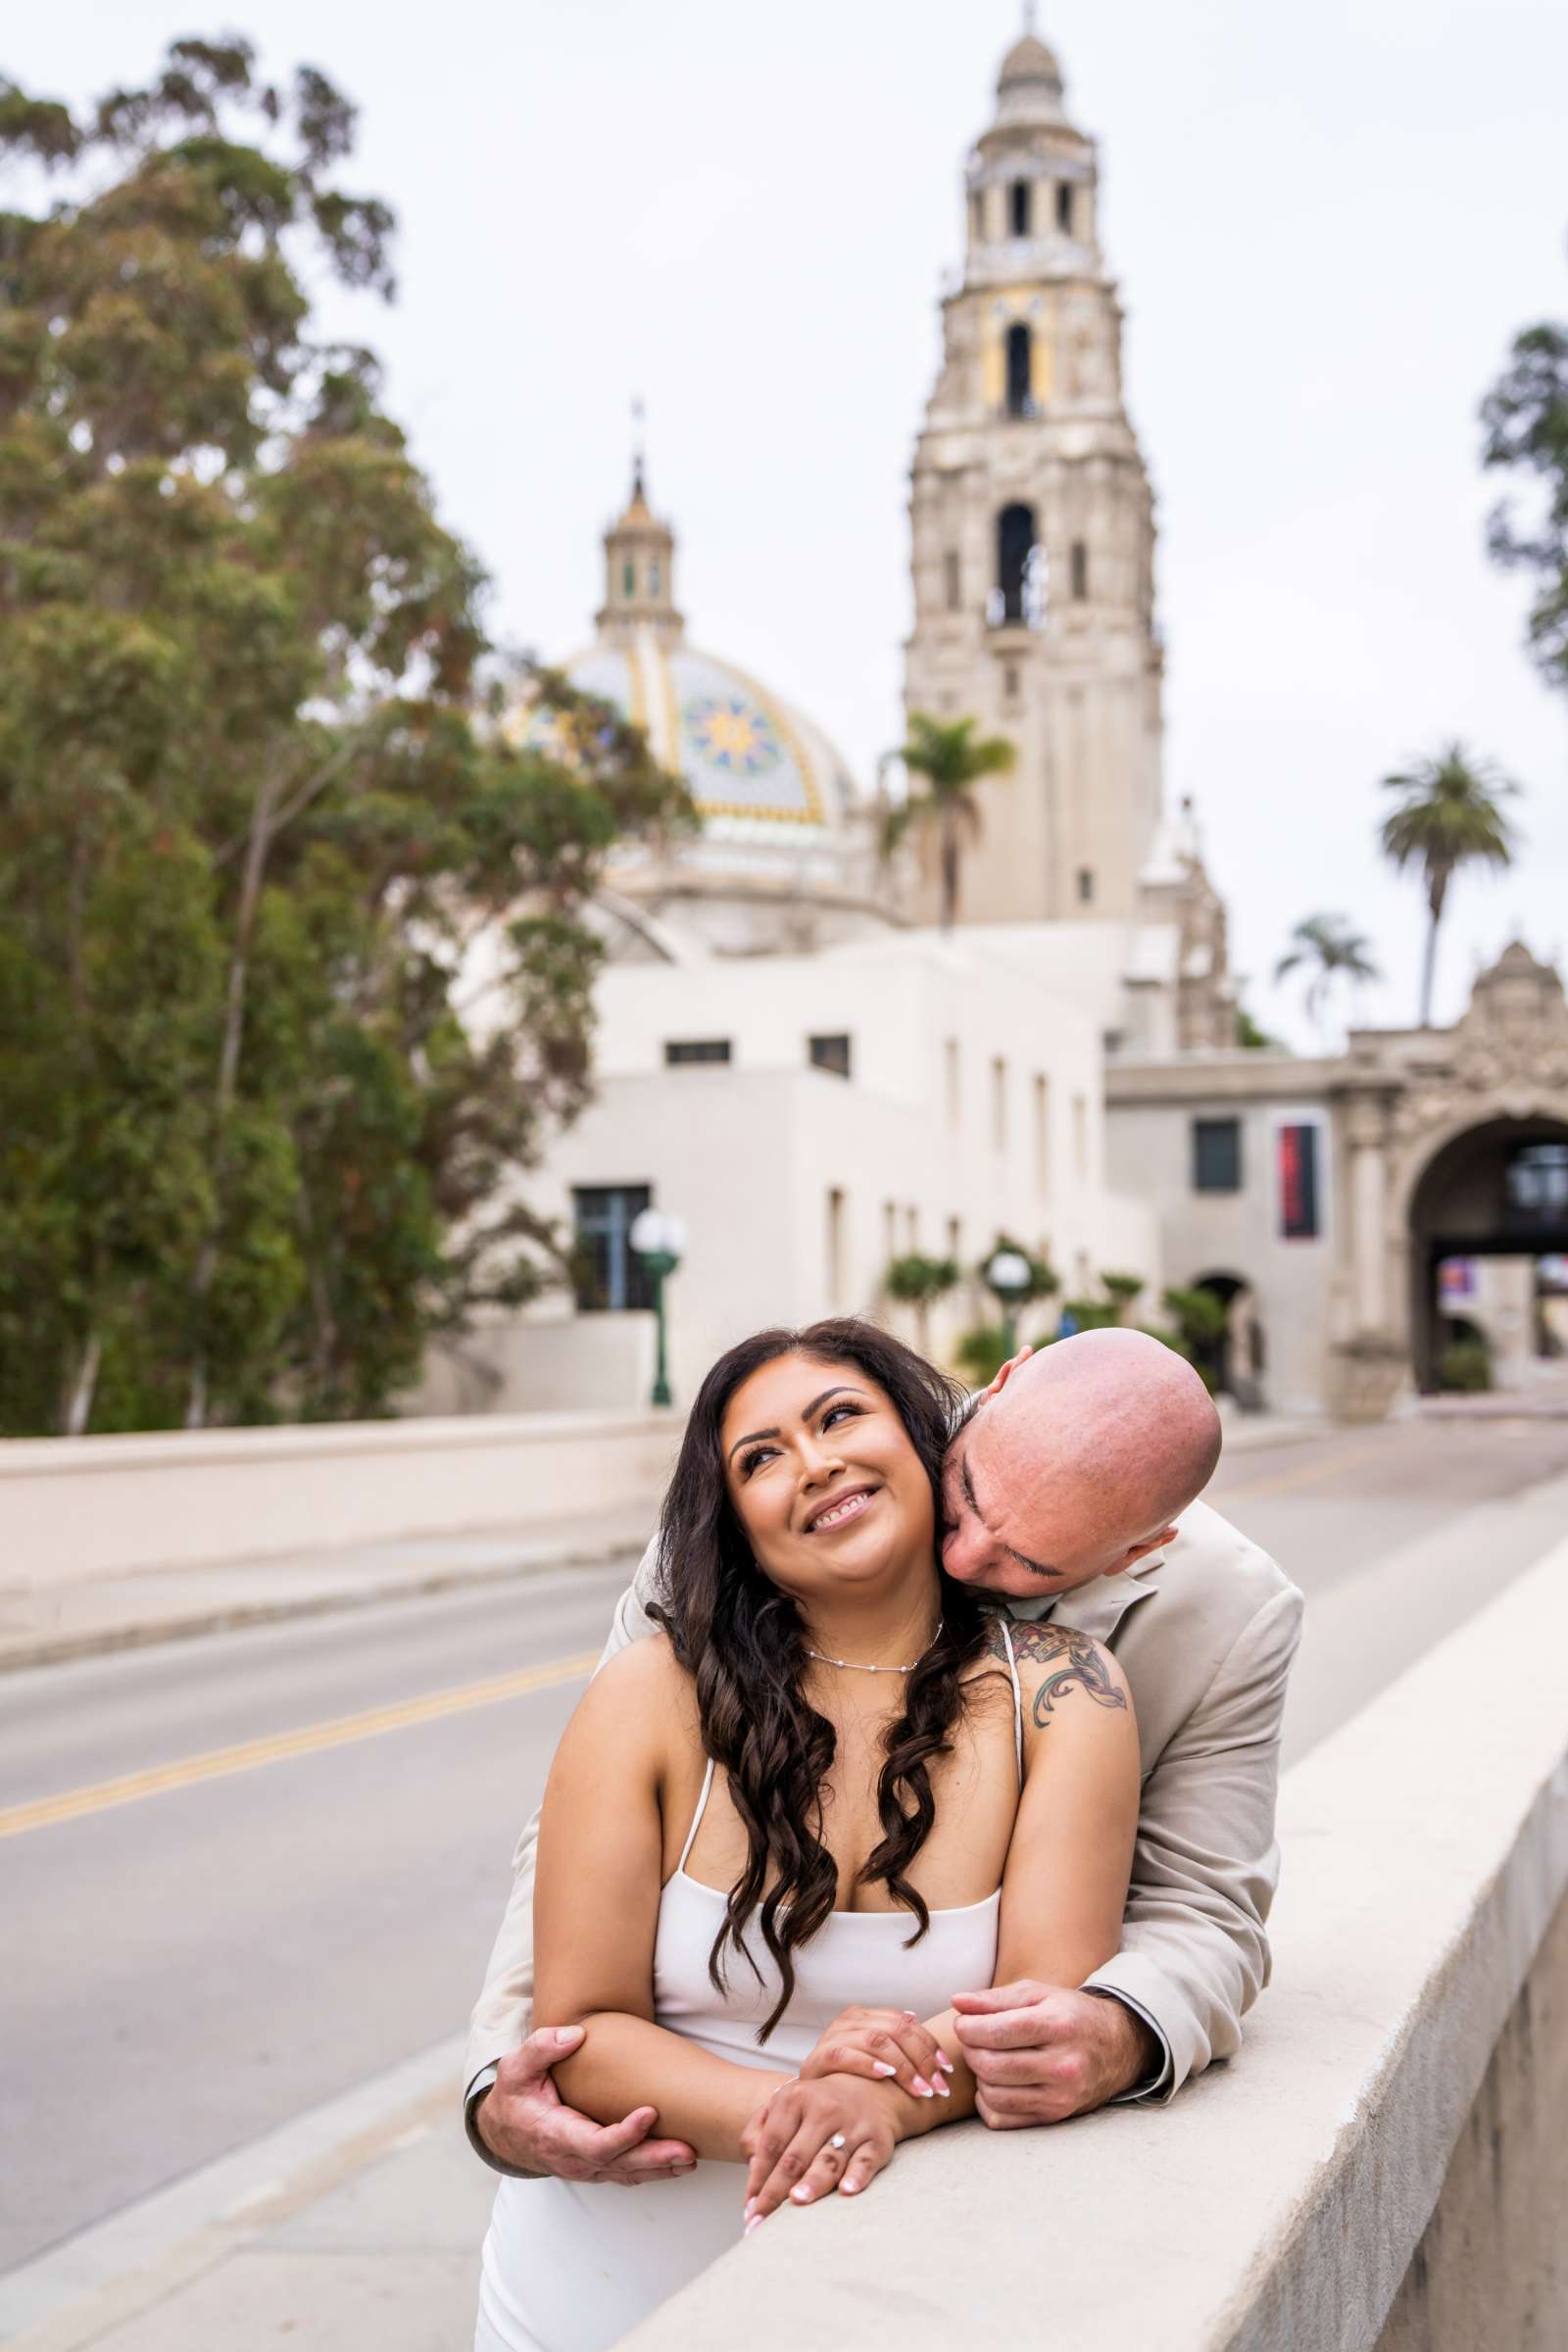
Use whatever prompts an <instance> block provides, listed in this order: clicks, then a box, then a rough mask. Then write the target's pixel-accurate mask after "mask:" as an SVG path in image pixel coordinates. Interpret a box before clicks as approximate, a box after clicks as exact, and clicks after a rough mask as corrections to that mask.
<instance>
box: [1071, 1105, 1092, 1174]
mask: <svg viewBox="0 0 1568 2352" xmlns="http://www.w3.org/2000/svg"><path fill="white" fill-rule="evenodd" d="M1072 1171H1073V1174H1074V1175H1075V1176H1076V1177H1077V1178H1078V1181H1079V1183H1080V1184H1081V1183H1083V1181H1084V1179H1085V1178H1086V1177H1087V1176H1088V1174H1089V1105H1088V1103H1086V1102H1085V1101H1084V1099H1083V1097H1082V1095H1074V1097H1073V1099H1072Z"/></svg>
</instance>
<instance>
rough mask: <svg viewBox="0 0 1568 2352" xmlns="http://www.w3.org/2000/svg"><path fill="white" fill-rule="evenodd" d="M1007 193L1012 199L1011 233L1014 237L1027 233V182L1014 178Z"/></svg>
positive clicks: (1028, 193) (1028, 190)
mask: <svg viewBox="0 0 1568 2352" xmlns="http://www.w3.org/2000/svg"><path fill="white" fill-rule="evenodd" d="M1008 194H1009V196H1010V197H1011V199H1012V233H1013V235H1014V236H1015V237H1026V236H1027V235H1028V234H1029V195H1030V189H1029V182H1028V181H1027V180H1026V179H1015V180H1014V181H1013V183H1012V186H1011V188H1010V189H1009V190H1008Z"/></svg>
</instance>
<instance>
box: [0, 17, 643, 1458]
mask: <svg viewBox="0 0 1568 2352" xmlns="http://www.w3.org/2000/svg"><path fill="white" fill-rule="evenodd" d="M353 134H354V110H353V108H352V107H351V106H350V105H349V104H348V102H347V101H346V100H345V99H344V98H343V97H342V96H341V94H340V93H338V92H337V91H336V90H335V89H334V88H333V87H332V85H331V84H330V83H329V82H328V81H327V80H326V79H325V78H324V76H322V75H321V74H319V73H316V72H315V71H314V70H312V69H310V68H302V69H301V70H300V71H299V72H298V73H296V75H295V76H294V78H293V80H292V82H291V83H290V84H289V85H288V86H287V87H286V88H285V87H280V86H278V85H275V84H272V83H270V82H267V81H265V80H263V79H262V78H261V77H260V76H259V74H258V73H257V70H256V65H255V60H254V57H253V54H252V52H251V50H250V48H249V46H248V45H247V44H246V43H244V42H243V41H239V40H230V41H221V42H205V41H195V40H184V41H176V42H175V43H173V44H172V47H171V49H170V51H169V53H168V55H167V57H166V59H165V61H164V65H163V68H162V71H161V72H160V73H159V74H158V75H157V76H156V77H155V78H154V80H153V81H152V82H151V83H150V84H149V85H148V86H147V87H146V88H144V89H129V90H127V89H117V90H114V91H111V92H109V93H108V94H107V95H106V96H105V97H104V98H103V99H102V100H101V101H100V102H99V103H98V105H97V106H96V108H95V109H93V110H92V111H91V112H89V113H87V114H85V115H80V116H78V115H75V114H73V112H72V111H71V110H70V109H69V108H68V107H66V106H64V105H62V104H60V103H59V102H57V101H54V100H50V99H41V98H38V97H35V96H32V95H29V94H27V93H25V92H24V91H22V90H21V89H19V88H18V87H17V86H16V85H15V84H13V83H9V82H0V162H3V163H5V164H7V165H9V166H11V167H13V168H15V167H17V166H21V167H23V168H24V174H23V175H24V177H25V178H26V177H31V176H36V175H37V173H38V172H39V171H40V170H42V171H43V172H48V173H50V174H52V175H53V178H54V191H53V192H54V201H53V202H52V203H51V204H50V205H49V206H48V207H47V208H39V209H36V210H34V211H30V212H29V211H13V212H10V213H6V214H4V215H0V1428H3V1429H6V1430H10V1431H13V1432H20V1431H28V1430H49V1429H67V1430H80V1429H86V1428H95V1429H119V1428H132V1427H145V1426H157V1425H166V1424H170V1423H175V1422H179V1421H181V1420H187V1421H192V1422H199V1421H201V1420H204V1419H208V1418H225V1419H246V1418H261V1417H267V1416H270V1415H272V1414H274V1413H276V1412H279V1411H284V1410H286V1411H292V1412H298V1413H302V1414H306V1415H341V1414H350V1413H365V1412H374V1411H377V1410H380V1409H383V1408H384V1407H385V1405H386V1403H387V1401H388V1399H389V1397H391V1396H392V1394H393V1393H394V1392H395V1390H396V1389H397V1387H398V1386H399V1385H400V1384H401V1383H402V1382H404V1381H406V1380H407V1379H408V1377H409V1376H410V1375H411V1373H412V1372H413V1371H414V1369H415V1367H416V1365H417V1359H418V1355H419V1352H420V1348H421V1345H422V1342H423V1340H424V1337H425V1335H426V1334H427V1333H428V1332H429V1331H430V1330H431V1329H432V1328H436V1327H440V1326H443V1325H448V1326H450V1325H456V1324H460V1323H462V1322H463V1321H464V1320H465V1319H466V1318H467V1317H469V1316H470V1315H472V1314H473V1313H474V1312H476V1311H477V1310H479V1309H480V1308H482V1307H483V1306H485V1305H486V1304H489V1303H512V1302H516V1301H518V1300H520V1299H524V1298H526V1297H528V1296H529V1295H530V1294H531V1293H532V1292H533V1291H534V1290H535V1289H537V1287H538V1286H539V1284H540V1282H541V1281H542V1280H544V1279H546V1278H547V1277H548V1275H549V1274H550V1272H551V1271H552V1258H551V1237H550V1235H549V1234H548V1233H547V1232H546V1231H545V1230H544V1229H543V1228H542V1227H541V1226H540V1224H539V1223H538V1221H537V1219H536V1218H535V1217H533V1216H532V1215H531V1214H530V1213H529V1211H528V1210H527V1209H526V1207H525V1206H524V1205H523V1204H522V1203H521V1202H520V1201H519V1199H518V1198H517V1195H516V1191H515V1177H516V1174H517V1172H518V1171H520V1170H525V1169H526V1168H527V1167H528V1166H529V1165H530V1164H531V1163H532V1162H534V1161H535V1160H536V1159H537V1157H538V1154H539V1151H540V1148H541V1143H542V1139H543V1137H544V1135H545V1133H546V1131H547V1129H548V1126H549V1124H550V1122H552V1121H554V1120H557V1119H561V1118H565V1117H569V1116H570V1115H571V1114H572V1113H573V1111H574V1110H575V1109H576V1108H577V1107H578V1106H579V1105H580V1103H582V1101H583V1099H584V1095H585V1091H586V1088H587V1083H588V1049H589V1032H590V994H589V992H590V988H591V984H592V980H593V976H594V971H595V968H596V962H597V956H598V949H597V946H596V942H595V938H594V935H593V933H592V931H591V930H590V928H589V927H588V926H587V924H586V923H585V921H584V903H585V899H586V896H587V894H588V893H589V892H590V891H591V889H592V888H593V885H594V880H595V875H596V872H597V867H598V861H599V860H600V858H602V856H603V854H604V852H605V850H606V849H607V847H608V846H609V845H610V843H611V842H613V840H614V839H615V837H616V835H617V834H618V833H620V832H622V831H624V830H626V829H630V828H637V827H653V826H659V825H663V824H666V823H679V822H681V821H682V819H683V816H684V814H685V809H684V796H683V794H682V793H681V792H680V789H679V787H678V786H677V785H676V784H675V783H674V782H673V780H672V779H670V778H668V777H667V776H665V775H663V774H662V772H661V771H660V770H659V769H658V768H657V767H656V766H654V764H653V763H652V762H651V760H650V759H649V756H648V752H647V747H646V744H645V743H644V741H643V739H642V737H641V736H640V734H638V733H637V731H636V730H634V729H631V728H628V727H626V726H624V725H622V724H621V723H620V722H619V721H618V720H617V719H616V718H615V717H614V715H613V713H612V712H610V711H607V710H606V709H605V708H604V707H602V706H599V705H595V704H586V703H584V702H583V701H582V699H581V698H579V697H577V696H575V695H573V694H572V693H571V692H570V691H569V690H568V689H567V688H566V687H565V686H564V683H563V682H562V681H561V680H559V679H557V678H553V677H551V676H549V675H546V676H544V677H543V678H542V679H541V681H540V683H539V693H540V697H541V699H542V702H543V704H544V706H545V708H546V710H547V711H548V712H549V713H550V721H551V725H552V728H553V750H552V756H551V757H549V758H546V757H545V756H544V755H543V753H541V752H540V751H538V750H529V749H527V748H524V747H518V746H517V745H515V744H513V743H512V742H509V741H508V740H507V738H506V736H505V734H504V733H503V731H502V730H501V729H500V728H499V727H498V726H497V725H495V724H493V723H491V721H490V719H489V718H488V717H486V716H485V715H484V714H483V711H482V708H481V701H480V699H479V698H480V695H481V679H482V677H483V674H484V673H483V672H482V669H481V662H482V659H483V657H484V656H485V654H486V650H487V649H486V643H485V637H484V632H483V628H482V625H481V620H480V613H479V605H480V596H481V587H482V582H481V577H480V574H479V571H478V568H477V566H476V564H475V563H474V561H473V559H472V557H471V556H470V555H469V554H468V552H467V551H466V548H465V547H464V546H463V545H462V544H461V542H460V541H459V540H457V539H456V538H454V537H453V536H452V535H451V533H450V532H448V531H447V530H446V529H444V528H443V526H442V525H441V523H440V521H439V520H438V518H437V516H436V514H435V512H434V507H433V503H432V500H431V496H430V493H429V489H428V486H427V485H426V483H425V482H424V480H423V479H422V477H421V475H420V473H419V471H418V469H417V466H415V464H414V463H413V460H412V459H411V457H410V454H409V451H408V449H407V447H406V444H405V441H404V438H403V435H402V434H401V432H400V431H399V430H398V428H397V426H396V425H395V424H394V423H393V421H392V420H391V418H390V417H388V416H387V415H386V413H385V411H384V409H383V407H382V405H381V400H380V387H379V382H378V378H377V371H376V368H375V365H374V362H373V360H372V359H371V357H370V355H369V354H368V352H367V351H365V350H363V349H359V348H346V347H343V346H331V345H326V344H322V343H319V342H317V341H315V340H313V339H312V336H311V332H310V326H311V320H310V305H309V301H308V298H307V294H306V291H305V277H306V273H307V271H309V270H313V269H314V270H318V271H319V270H322V269H323V268H324V269H325V270H327V271H329V272H330V273H331V274H332V275H333V276H334V277H335V278H336V279H337V280H339V281H340V282H342V283H344V284H346V285H348V286H350V287H354V288H359V289H364V290H368V291H370V292H374V293H378V294H381V295H383V296H385V295H388V294H390V292H391V288H392V276H391V261H390V250H391V232H392V226H393V223H392V219H391V215H390V214H389V213H388V211H387V209H386V207H385V206H384V205H382V204H380V203H379V202H378V201H376V200H375V199H374V198H371V197H366V196H361V195H356V194H353V193H351V192H349V191H347V190H345V189H344V188H343V187H341V186H340V185H339V184H338V179H337V172H338V169H339V167H340V165H341V164H342V163H343V162H344V161H345V160H346V158H347V157H348V156H349V154H350V153H351V150H352V147H353ZM490 691H491V692H492V693H493V694H494V693H499V681H492V684H491V688H490Z"/></svg>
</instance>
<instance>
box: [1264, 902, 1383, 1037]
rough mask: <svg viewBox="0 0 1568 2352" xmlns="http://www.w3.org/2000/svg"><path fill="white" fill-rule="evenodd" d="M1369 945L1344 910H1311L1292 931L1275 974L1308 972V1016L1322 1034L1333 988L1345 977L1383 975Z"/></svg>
mask: <svg viewBox="0 0 1568 2352" xmlns="http://www.w3.org/2000/svg"><path fill="white" fill-rule="evenodd" d="M1368 946H1369V943H1368V941H1367V940H1366V939H1364V938H1363V936H1362V935H1361V933H1360V932H1359V931H1352V930H1351V928H1350V924H1349V920H1348V917H1347V916H1345V915H1343V914H1309V915H1308V916H1307V917H1306V919H1305V921H1304V922H1299V923H1298V924H1297V926H1296V929H1295V930H1294V931H1293V932H1292V933H1291V945H1290V949H1289V952H1288V953H1287V954H1286V955H1284V956H1281V957H1280V959H1279V961H1278V963H1277V964H1276V965H1275V966H1274V977H1275V979H1276V980H1285V979H1288V978H1289V976H1290V974H1291V973H1292V972H1299V971H1304V972H1305V973H1307V975H1308V978H1307V983H1306V1017H1307V1019H1308V1020H1309V1021H1310V1022H1311V1023H1312V1026H1313V1028H1314V1029H1316V1030H1318V1032H1319V1034H1320V1035H1321V1032H1322V1026H1323V1023H1322V1013H1323V1006H1324V1003H1325V1001H1326V999H1327V997H1328V995H1329V992H1330V990H1331V989H1333V988H1335V987H1337V986H1338V984H1339V982H1340V981H1342V980H1349V981H1352V982H1354V983H1356V984H1357V985H1359V984H1360V982H1362V981H1363V980H1381V979H1382V977H1383V975H1382V973H1381V972H1380V971H1379V969H1378V967H1377V965H1376V964H1375V963H1374V962H1373V961H1372V958H1371V956H1370V955H1369V954H1368Z"/></svg>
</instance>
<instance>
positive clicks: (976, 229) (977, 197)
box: [969, 188, 986, 245]
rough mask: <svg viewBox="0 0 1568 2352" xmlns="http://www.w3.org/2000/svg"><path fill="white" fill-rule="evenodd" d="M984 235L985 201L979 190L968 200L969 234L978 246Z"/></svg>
mask: <svg viewBox="0 0 1568 2352" xmlns="http://www.w3.org/2000/svg"><path fill="white" fill-rule="evenodd" d="M985 233H986V200H985V196H984V194H983V193H982V192H981V190H980V189H979V188H976V190H975V192H974V194H973V195H972V196H971V197H970V199H969V234H970V236H971V237H972V238H973V239H974V242H975V243H976V244H977V245H978V244H980V243H981V242H982V241H983V240H984V237H985Z"/></svg>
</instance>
